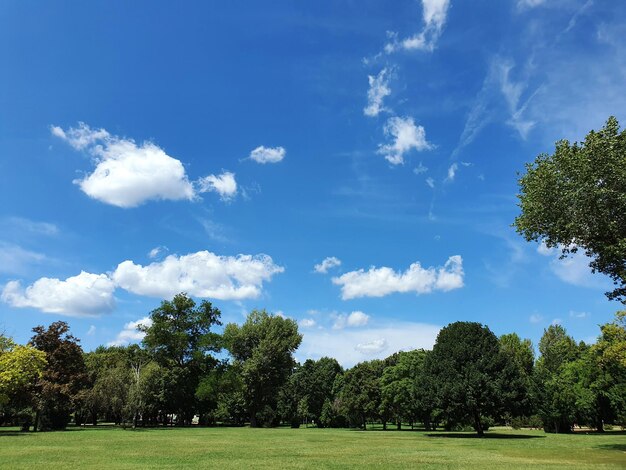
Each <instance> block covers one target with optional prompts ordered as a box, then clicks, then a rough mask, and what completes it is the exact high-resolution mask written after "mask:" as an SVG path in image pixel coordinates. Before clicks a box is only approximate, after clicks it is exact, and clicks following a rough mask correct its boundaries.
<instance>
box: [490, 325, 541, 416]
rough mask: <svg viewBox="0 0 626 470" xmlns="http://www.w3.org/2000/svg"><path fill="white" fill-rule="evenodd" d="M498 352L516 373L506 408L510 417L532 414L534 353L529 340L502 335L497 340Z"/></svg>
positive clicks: (511, 334)
mask: <svg viewBox="0 0 626 470" xmlns="http://www.w3.org/2000/svg"><path fill="white" fill-rule="evenodd" d="M499 341H500V351H501V352H502V353H503V354H504V355H505V356H506V358H507V362H509V363H510V364H513V366H514V367H515V369H516V371H517V373H516V374H514V376H513V380H514V381H513V382H512V383H511V384H510V386H511V387H510V390H511V392H512V393H511V394H510V395H509V396H508V398H509V401H508V403H507V404H506V408H507V409H508V410H509V411H510V415H511V417H517V416H526V417H528V416H530V415H531V414H532V412H533V406H532V390H533V382H532V378H533V368H534V363H535V353H534V350H533V344H532V342H531V341H530V340H529V339H524V340H523V339H521V338H520V337H519V336H518V335H517V334H516V333H510V334H506V335H502V336H500V338H499Z"/></svg>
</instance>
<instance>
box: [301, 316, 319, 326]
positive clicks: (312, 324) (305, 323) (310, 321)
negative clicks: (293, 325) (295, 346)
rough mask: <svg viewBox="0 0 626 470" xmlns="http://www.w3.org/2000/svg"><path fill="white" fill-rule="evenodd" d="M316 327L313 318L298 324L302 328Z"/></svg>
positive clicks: (304, 319) (305, 319)
mask: <svg viewBox="0 0 626 470" xmlns="http://www.w3.org/2000/svg"><path fill="white" fill-rule="evenodd" d="M315 325H316V323H315V320H313V319H312V318H303V319H302V320H300V321H299V322H298V326H300V327H301V328H313V327H314V326H315Z"/></svg>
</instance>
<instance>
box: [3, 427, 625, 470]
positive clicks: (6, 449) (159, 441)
mask: <svg viewBox="0 0 626 470" xmlns="http://www.w3.org/2000/svg"><path fill="white" fill-rule="evenodd" d="M387 466H388V467H390V468H415V467H417V466H419V467H420V468H507V469H509V468H542V469H547V468H563V467H567V468H569V469H577V468H589V469H591V468H593V469H601V468H626V434H624V433H618V432H608V433H606V434H605V435H599V434H589V435H585V434H575V435H551V434H544V433H543V431H510V430H498V431H493V432H489V433H487V436H486V437H485V438H483V439H477V438H475V437H473V435H472V434H463V433H454V434H450V433H443V432H436V433H424V432H413V431H400V432H398V431H387V432H384V431H367V432H363V431H352V430H344V429H341V430H335V429H311V428H310V429H299V430H298V429H293V430H292V429H284V428H279V429H249V428H181V429H145V430H135V431H133V430H123V429H119V428H107V427H98V428H95V429H94V428H86V429H70V430H68V431H65V432H51V433H36V434H35V433H20V432H17V431H16V430H9V429H6V428H5V429H3V428H0V467H1V468H3V469H5V468H6V469H12V468H28V469H30V470H32V469H33V468H46V469H48V468H65V469H69V468H107V469H110V468H237V469H242V468H274V469H276V468H312V467H317V468H359V469H363V468H370V467H387Z"/></svg>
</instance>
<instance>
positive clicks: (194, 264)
mask: <svg viewBox="0 0 626 470" xmlns="http://www.w3.org/2000/svg"><path fill="white" fill-rule="evenodd" d="M283 271H284V268H282V267H280V266H277V265H276V264H274V262H273V260H272V258H271V257H269V256H267V255H256V256H252V255H237V256H218V255H216V254H214V253H211V252H209V251H199V252H197V253H191V254H188V255H183V256H176V255H170V256H168V257H166V258H165V259H164V260H163V261H160V262H155V263H151V264H149V265H147V266H142V265H140V264H135V263H134V262H132V261H130V260H127V261H124V262H122V263H120V264H119V265H118V266H117V268H116V269H115V272H114V273H113V275H112V278H113V280H114V281H115V283H116V284H117V285H118V286H120V287H121V288H123V289H125V290H128V291H130V292H133V293H135V294H139V295H147V296H151V297H161V298H168V297H172V296H173V295H175V294H176V293H178V292H187V293H188V294H190V295H193V296H196V297H206V298H214V299H220V300H241V299H250V298H256V297H258V296H259V295H260V294H261V291H262V286H263V282H265V281H269V280H270V279H271V278H272V276H273V275H274V274H277V273H281V272H283Z"/></svg>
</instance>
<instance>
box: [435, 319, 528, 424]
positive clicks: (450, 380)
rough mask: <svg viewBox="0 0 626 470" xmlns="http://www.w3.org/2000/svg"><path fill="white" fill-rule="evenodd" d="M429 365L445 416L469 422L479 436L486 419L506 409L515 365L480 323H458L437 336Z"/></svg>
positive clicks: (455, 421) (450, 419) (496, 340)
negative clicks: (508, 359)
mask: <svg viewBox="0 0 626 470" xmlns="http://www.w3.org/2000/svg"><path fill="white" fill-rule="evenodd" d="M427 368H428V369H429V373H430V374H432V376H433V379H434V381H435V387H436V390H437V397H438V400H439V403H440V406H441V408H442V410H443V413H444V415H445V416H446V418H447V419H448V420H449V421H451V422H454V423H459V424H465V423H468V424H470V423H471V425H472V426H473V427H474V429H475V430H476V432H477V433H478V435H479V436H482V435H483V434H484V430H485V427H487V421H488V420H490V419H492V418H496V417H498V416H500V415H501V414H502V413H503V412H504V411H505V404H506V398H505V397H506V395H507V394H509V393H510V383H511V378H512V377H514V376H515V373H516V371H515V367H514V366H513V364H511V363H510V362H509V361H507V358H506V356H505V355H504V354H503V353H502V352H501V351H500V344H499V342H498V338H497V337H496V336H495V335H494V334H493V333H492V332H491V330H489V328H487V327H486V326H483V325H481V324H479V323H473V322H456V323H452V324H450V325H448V326H446V327H444V328H443V329H442V330H441V331H440V332H439V334H438V335H437V341H436V343H435V346H434V347H433V351H432V353H431V354H430V355H429V356H428V363H427Z"/></svg>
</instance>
